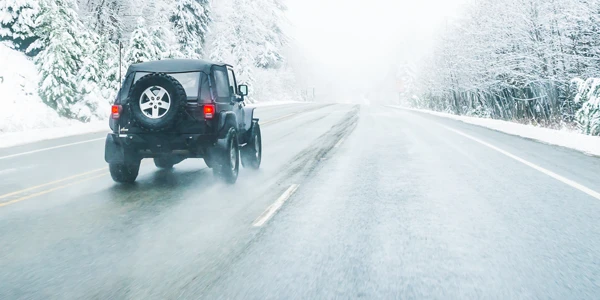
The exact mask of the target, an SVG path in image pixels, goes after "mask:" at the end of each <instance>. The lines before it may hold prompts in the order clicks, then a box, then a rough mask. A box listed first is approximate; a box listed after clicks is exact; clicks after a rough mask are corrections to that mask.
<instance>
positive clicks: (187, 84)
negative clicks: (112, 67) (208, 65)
mask: <svg viewBox="0 0 600 300" xmlns="http://www.w3.org/2000/svg"><path fill="white" fill-rule="evenodd" d="M148 74H150V73H148V72H137V73H135V80H134V83H135V82H137V81H138V80H140V78H142V77H144V76H146V75H148ZM169 75H170V76H173V78H175V79H177V81H179V83H181V85H182V86H183V88H184V89H185V93H186V94H187V97H188V99H190V98H193V99H196V98H198V90H199V89H200V72H190V73H169Z"/></svg>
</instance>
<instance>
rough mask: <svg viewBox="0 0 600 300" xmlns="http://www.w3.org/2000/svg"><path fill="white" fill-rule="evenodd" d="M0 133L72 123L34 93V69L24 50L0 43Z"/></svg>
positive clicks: (36, 81) (36, 76) (35, 89)
mask: <svg viewBox="0 0 600 300" xmlns="http://www.w3.org/2000/svg"><path fill="white" fill-rule="evenodd" d="M0 66H1V67H0V95H2V97H0V133H5V132H18V131H24V130H29V129H37V128H45V127H56V126H68V125H75V124H77V123H80V122H77V121H72V120H67V119H64V118H61V117H60V116H59V115H58V113H56V111H54V110H52V109H51V108H50V107H48V106H47V105H45V104H44V103H43V102H42V100H41V99H40V98H39V96H38V93H37V87H38V73H37V70H36V68H35V66H34V64H33V62H32V61H31V60H29V59H28V58H27V57H26V56H25V55H24V54H22V53H20V52H17V51H15V50H12V49H10V48H9V47H8V46H6V45H5V44H2V43H0Z"/></svg>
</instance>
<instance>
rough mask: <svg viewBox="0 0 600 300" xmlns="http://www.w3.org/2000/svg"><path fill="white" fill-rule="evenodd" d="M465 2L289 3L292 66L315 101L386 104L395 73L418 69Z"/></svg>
mask: <svg viewBox="0 0 600 300" xmlns="http://www.w3.org/2000/svg"><path fill="white" fill-rule="evenodd" d="M465 1H466V0H425V1H408V0H396V1H390V0H372V1H341V0H289V1H288V8H289V11H288V17H289V19H290V28H289V30H288V32H289V34H290V37H291V38H292V39H293V42H292V44H291V49H290V50H289V51H290V54H289V61H290V64H291V66H292V67H294V69H295V71H296V73H297V77H298V80H299V81H300V84H301V85H302V86H303V88H308V89H310V88H315V92H316V94H317V101H336V102H364V101H365V97H366V98H369V99H370V101H371V102H373V101H377V102H385V101H390V99H389V98H390V97H389V95H390V93H391V94H392V95H394V91H395V90H396V81H397V80H396V79H395V76H396V73H397V72H398V71H399V69H402V68H404V67H408V68H411V69H416V68H418V65H419V60H420V58H421V57H422V56H423V54H425V53H427V51H429V49H430V48H431V47H432V40H433V37H434V36H435V35H436V34H438V32H439V30H440V29H441V28H443V26H444V24H445V22H447V20H449V19H452V18H455V17H456V16H457V15H458V14H459V12H460V8H461V7H462V6H463V5H464V2H465ZM382 93H383V94H382ZM396 98H397V97H396Z"/></svg>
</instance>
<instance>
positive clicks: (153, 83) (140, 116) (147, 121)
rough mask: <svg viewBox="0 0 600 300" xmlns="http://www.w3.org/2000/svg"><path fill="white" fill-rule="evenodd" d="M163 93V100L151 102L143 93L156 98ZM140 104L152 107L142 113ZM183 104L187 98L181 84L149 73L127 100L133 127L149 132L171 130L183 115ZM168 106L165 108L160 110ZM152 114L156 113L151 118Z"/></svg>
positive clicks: (162, 74) (161, 75)
mask: <svg viewBox="0 0 600 300" xmlns="http://www.w3.org/2000/svg"><path fill="white" fill-rule="evenodd" d="M162 90H164V91H166V93H165V94H164V96H163V97H162V99H159V98H154V97H152V99H150V97H148V96H147V93H145V92H147V91H148V92H150V93H152V94H153V95H154V96H156V94H158V93H159V92H160V91H162ZM155 101H156V102H155ZM141 102H143V103H144V104H148V105H150V106H151V107H150V108H145V109H142V107H141V105H142V103H141ZM186 102H187V95H186V93H185V89H184V88H183V86H182V85H181V83H179V81H177V79H175V78H173V77H172V76H169V75H167V74H165V73H152V74H148V75H146V76H144V77H142V78H140V79H139V80H138V81H137V82H136V83H135V84H134V85H133V87H132V88H131V92H130V93H129V96H128V100H127V103H128V106H129V115H130V116H131V121H132V123H133V124H134V125H135V126H137V127H140V128H142V129H144V130H146V131H150V132H161V131H165V130H169V129H171V128H172V127H173V126H174V125H175V123H176V121H177V120H178V119H179V118H178V117H179V116H181V114H182V113H183V112H184V109H185V105H186ZM167 104H168V108H162V105H167ZM152 105H153V106H152ZM154 111H157V114H156V115H155V116H154V115H152V114H153V112H154ZM151 115H152V116H151Z"/></svg>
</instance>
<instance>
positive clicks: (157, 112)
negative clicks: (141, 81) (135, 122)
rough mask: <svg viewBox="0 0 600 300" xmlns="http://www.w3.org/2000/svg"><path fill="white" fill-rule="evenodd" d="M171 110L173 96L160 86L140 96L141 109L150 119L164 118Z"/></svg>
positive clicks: (150, 88) (152, 87)
mask: <svg viewBox="0 0 600 300" xmlns="http://www.w3.org/2000/svg"><path fill="white" fill-rule="evenodd" d="M170 108H171V95H169V92H167V90H165V89H164V88H163V87H160V86H151V87H149V88H147V89H146V90H145V91H144V92H143V93H142V95H141V96H140V109H141V110H142V113H144V115H145V116H146V117H148V118H150V119H160V118H162V117H164V116H165V115H166V114H167V112H168V111H169V109H170Z"/></svg>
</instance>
